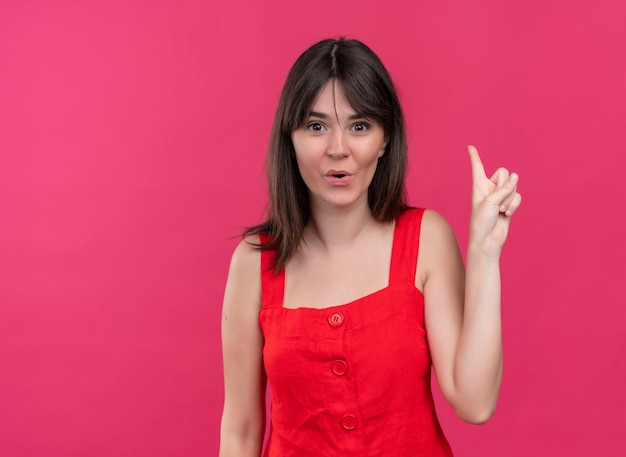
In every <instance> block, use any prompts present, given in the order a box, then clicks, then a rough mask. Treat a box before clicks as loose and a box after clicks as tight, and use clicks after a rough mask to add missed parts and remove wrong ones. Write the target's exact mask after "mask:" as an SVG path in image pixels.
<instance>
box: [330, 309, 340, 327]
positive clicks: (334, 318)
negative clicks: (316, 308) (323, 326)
mask: <svg viewBox="0 0 626 457" xmlns="http://www.w3.org/2000/svg"><path fill="white" fill-rule="evenodd" d="M328 323H329V324H330V326H331V327H340V326H341V325H342V324H343V314H341V313H340V312H335V313H330V314H329V315H328Z"/></svg>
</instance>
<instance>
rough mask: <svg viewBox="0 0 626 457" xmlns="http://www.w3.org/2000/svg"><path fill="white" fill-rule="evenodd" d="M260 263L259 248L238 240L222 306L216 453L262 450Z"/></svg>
mask: <svg viewBox="0 0 626 457" xmlns="http://www.w3.org/2000/svg"><path fill="white" fill-rule="evenodd" d="M253 241H257V240H253ZM260 266H261V262H260V254H259V252H256V251H254V250H253V249H252V247H251V246H250V245H249V244H248V243H246V242H245V241H242V242H241V243H240V244H239V246H237V249H235V252H234V254H233V257H232V260H231V264H230V270H229V272H228V281H227V283H226V291H225V293H224V305H223V310H222V350H223V357H224V391H225V397H224V412H223V414H222V424H221V430H220V452H219V456H220V457H259V456H260V455H261V447H262V445H263V437H264V434H265V389H266V377H265V371H264V368H263V353H262V351H263V335H262V334H261V330H260V328H259V323H258V315H259V309H260V307H261V275H260V271H261V270H260Z"/></svg>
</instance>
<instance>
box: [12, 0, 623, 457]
mask: <svg viewBox="0 0 626 457" xmlns="http://www.w3.org/2000/svg"><path fill="white" fill-rule="evenodd" d="M622 5H623V2H622V1H621V0H613V1H603V2H601V1H597V0H594V1H591V0H590V1H569V2H564V1H546V0H530V1H525V2H502V1H498V0H491V1H487V0H477V1H471V2H468V1H462V0H453V1H441V2H438V1H430V2H398V1H385V2H381V1H371V0H370V1H352V0H350V1H335V0H333V1H318V2H293V1H287V0H281V1H278V0H277V1H271V2H270V1H267V2H259V1H253V0H250V1H247V2H236V1H232V2H229V1H225V0H224V1H209V0H205V1H185V2H181V1H174V0H154V1H152V0H151V1H148V0H146V1H138V0H134V1H122V0H116V1H89V2H81V1H70V0H62V1H55V2H52V1H49V2H45V1H35V0H3V1H2V2H1V3H0V154H1V156H0V159H1V161H0V454H1V455H2V456H6V457H13V456H16V457H17V456H21V457H27V456H28V457H29V456H85V455H89V456H180V455H185V456H207V455H216V453H217V448H218V440H219V421H220V414H221V407H222V400H223V386H222V368H221V349H220V339H219V328H220V308H221V300H222V292H223V287H224V281H225V278H226V273H227V267H228V260H229V257H230V253H231V251H232V249H233V247H234V246H235V244H236V242H237V238H236V235H237V234H238V233H239V232H240V231H241V229H242V228H243V227H244V226H246V225H250V224H253V223H255V222H257V221H258V220H259V218H260V216H261V215H262V211H263V207H264V203H265V198H266V193H265V184H264V175H263V172H262V166H263V160H264V152H265V147H266V144H267V140H268V134H269V128H270V125H271V119H272V114H273V111H274V108H275V106H276V103H277V98H278V94H279V91H280V88H281V86H282V83H283V81H284V78H285V76H286V73H287V71H288V69H289V67H290V65H291V64H292V63H293V61H294V60H295V58H296V57H297V56H298V55H299V53H300V52H301V51H303V50H304V49H305V48H306V47H307V46H309V45H310V44H312V43H313V42H315V41H317V40H319V39H321V38H325V37H328V36H337V35H339V34H343V35H348V36H350V37H357V38H360V39H362V40H364V41H365V42H366V43H368V44H369V45H370V46H371V47H372V48H373V49H374V50H375V51H376V52H377V53H378V54H379V55H380V56H381V58H382V59H383V61H384V62H385V64H386V65H387V66H388V68H389V69H390V71H391V73H392V75H393V76H394V78H395V80H396V83H397V85H398V87H399V90H400V93H401V97H402V100H403V103H404V106H405V109H406V115H407V119H408V126H409V132H410V175H409V182H408V187H409V190H410V197H411V202H412V203H413V204H414V205H421V206H426V207H430V208H435V209H437V210H438V211H439V212H441V213H442V214H443V215H444V216H446V217H447V218H448V219H449V220H450V222H451V223H452V225H453V227H454V228H455V230H456V232H457V234H458V237H459V241H460V243H461V245H462V246H464V245H465V243H466V240H467V236H466V227H467V219H468V216H469V186H470V168H469V163H468V160H467V156H466V152H465V145H466V144H468V143H474V144H476V145H477V146H478V147H479V150H480V151H481V153H482V155H483V160H484V162H485V164H486V167H487V168H488V171H489V170H490V171H493V170H494V169H495V168H496V167H497V166H499V165H506V166H508V167H510V168H511V169H512V170H515V171H517V172H519V173H520V175H521V192H522V193H523V196H524V203H523V206H522V209H521V210H520V212H519V213H518V214H517V215H516V216H515V220H514V226H513V230H512V234H511V239H510V241H509V243H508V245H507V246H506V250H505V255H504V258H503V267H502V268H503V281H504V292H503V293H504V311H503V314H504V335H505V336H504V338H505V351H506V354H505V357H506V361H505V365H506V367H505V377H504V384H503V389H502V395H501V400H500V404H499V408H498V411H497V413H496V415H495V416H494V418H493V419H492V420H491V421H490V422H489V423H488V424H487V425H484V426H481V427H476V426H471V425H467V424H464V423H462V422H461V421H460V420H458V419H456V418H455V417H454V416H453V413H452V412H451V411H450V408H449V407H448V406H447V405H445V404H443V403H442V402H441V401H440V400H441V398H440V397H439V396H437V400H438V404H439V411H440V417H441V421H442V423H443V426H444V429H445V431H446V433H447V436H448V437H449V440H450V442H451V444H452V447H453V449H454V450H455V452H456V455H457V456H459V457H470V456H503V455H506V456H528V455H533V456H548V455H550V456H552V455H567V456H621V455H626V434H624V429H625V427H626V388H625V387H624V386H625V385H626V363H625V360H626V331H625V330H624V328H625V325H626V310H625V307H624V303H625V300H624V298H623V293H621V292H620V293H618V288H620V286H621V288H622V289H623V282H624V279H625V278H626V269H625V267H624V258H625V256H626V247H625V243H624V235H625V234H626V223H625V220H626V216H625V210H626V208H625V205H624V200H625V196H626V184H625V179H624V174H625V172H626V167H625V159H624V157H625V155H626V10H625V9H624V7H623V6H622Z"/></svg>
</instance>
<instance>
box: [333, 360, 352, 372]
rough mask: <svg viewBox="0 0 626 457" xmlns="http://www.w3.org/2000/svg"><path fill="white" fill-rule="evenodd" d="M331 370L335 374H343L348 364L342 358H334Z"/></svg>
mask: <svg viewBox="0 0 626 457" xmlns="http://www.w3.org/2000/svg"><path fill="white" fill-rule="evenodd" d="M332 370H333V373H335V374H336V375H337V376H343V375H344V374H346V371H348V364H347V363H346V362H345V361H343V360H335V361H334V362H333V368H332Z"/></svg>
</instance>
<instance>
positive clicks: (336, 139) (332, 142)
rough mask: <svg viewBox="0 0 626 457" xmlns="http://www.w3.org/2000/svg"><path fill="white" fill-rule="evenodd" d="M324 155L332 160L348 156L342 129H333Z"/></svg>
mask: <svg viewBox="0 0 626 457" xmlns="http://www.w3.org/2000/svg"><path fill="white" fill-rule="evenodd" d="M326 153H327V154H328V155H329V156H330V157H332V158H334V159H341V158H343V157H346V156H347V155H348V148H347V146H346V138H345V132H344V131H343V129H342V128H336V129H334V131H333V132H332V134H331V135H330V138H329V144H328V147H327V150H326Z"/></svg>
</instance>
